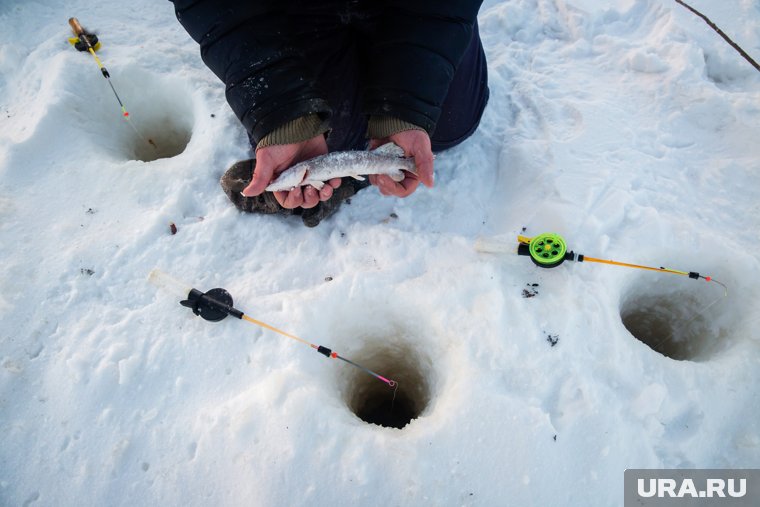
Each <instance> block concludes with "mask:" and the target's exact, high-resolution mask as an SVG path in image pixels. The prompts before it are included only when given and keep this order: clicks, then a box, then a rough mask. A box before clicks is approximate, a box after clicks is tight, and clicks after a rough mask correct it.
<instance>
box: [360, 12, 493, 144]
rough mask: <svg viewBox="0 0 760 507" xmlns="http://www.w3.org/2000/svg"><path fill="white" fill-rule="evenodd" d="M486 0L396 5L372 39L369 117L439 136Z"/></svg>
mask: <svg viewBox="0 0 760 507" xmlns="http://www.w3.org/2000/svg"><path fill="white" fill-rule="evenodd" d="M481 3H482V0H474V1H472V0H417V1H409V0H401V1H399V0H394V1H388V2H386V5H387V8H386V9H385V11H384V14H383V15H382V17H381V19H380V21H379V24H378V26H377V29H376V30H375V31H374V33H372V34H371V35H370V39H371V40H370V45H369V61H370V62H372V63H371V64H370V65H369V68H368V75H367V79H366V80H365V82H364V83H365V84H364V90H363V96H364V112H365V113H366V114H369V115H372V116H393V117H396V118H399V119H401V120H404V121H407V122H410V123H413V124H415V125H419V126H420V127H422V128H424V129H425V130H426V131H427V132H428V134H431V135H432V133H433V131H434V130H435V125H436V123H437V122H438V118H439V117H440V115H441V105H442V104H443V101H444V99H445V98H446V94H447V92H448V89H449V84H450V83H451V80H452V79H453V77H454V73H455V71H456V69H457V66H458V65H459V62H460V60H461V58H462V55H463V54H464V52H465V50H466V49H467V46H468V45H469V43H470V40H471V38H472V32H473V26H474V24H475V21H476V18H477V14H478V9H479V8H480V4H481Z"/></svg>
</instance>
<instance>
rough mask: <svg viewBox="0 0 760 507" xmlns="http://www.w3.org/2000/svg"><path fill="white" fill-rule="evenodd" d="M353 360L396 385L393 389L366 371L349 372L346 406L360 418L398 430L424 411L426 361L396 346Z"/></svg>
mask: <svg viewBox="0 0 760 507" xmlns="http://www.w3.org/2000/svg"><path fill="white" fill-rule="evenodd" d="M354 360H355V361H356V362H357V363H359V364H361V365H363V366H365V367H367V368H369V369H370V370H372V371H374V372H377V373H378V374H380V375H382V376H384V377H385V378H388V379H391V380H394V381H396V382H397V383H398V388H397V389H395V390H394V388H392V387H389V386H388V384H386V383H385V382H382V381H380V380H378V379H376V378H375V377H373V376H371V375H369V374H367V373H366V372H363V371H360V370H357V371H355V372H352V374H351V375H350V376H349V378H348V389H347V390H346V404H347V405H348V407H349V408H350V409H351V411H352V412H353V413H354V414H355V415H356V416H357V417H358V418H359V419H361V420H362V421H364V422H367V423H369V424H377V425H379V426H384V427H387V428H398V429H401V428H403V427H404V426H406V425H407V424H409V423H410V422H411V421H412V420H414V419H416V418H417V417H419V416H420V415H421V414H422V413H423V412H424V411H425V409H426V408H427V406H428V403H429V402H430V383H429V380H428V376H427V375H428V374H429V361H425V360H423V358H422V357H421V356H420V355H419V354H418V353H417V352H416V351H414V350H412V349H411V348H410V347H408V346H407V347H404V346H398V345H397V346H394V347H393V348H388V349H386V348H368V349H365V350H364V351H363V352H362V353H360V354H358V355H357V356H356V358H355V359H354Z"/></svg>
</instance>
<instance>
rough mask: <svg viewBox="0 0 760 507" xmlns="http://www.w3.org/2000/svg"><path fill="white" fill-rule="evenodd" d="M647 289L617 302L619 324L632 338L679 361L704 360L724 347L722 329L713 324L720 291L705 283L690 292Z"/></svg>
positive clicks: (720, 295) (716, 317)
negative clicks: (619, 304) (620, 321)
mask: <svg viewBox="0 0 760 507" xmlns="http://www.w3.org/2000/svg"><path fill="white" fill-rule="evenodd" d="M693 283H696V282H693ZM651 289H652V286H651V285H650V286H649V287H648V289H646V288H644V287H643V286H642V287H640V288H639V289H638V290H634V291H632V293H631V294H629V296H628V297H627V298H626V299H625V300H624V302H623V303H622V304H621V307H620V317H621V319H622V321H623V325H624V326H625V327H626V329H627V330H628V331H629V332H630V333H631V334H632V335H633V336H634V338H636V339H637V340H639V341H641V342H642V343H644V344H646V345H647V346H648V347H649V348H651V349H652V350H654V351H655V352H659V353H660V354H662V355H664V356H667V357H669V358H671V359H676V360H679V361H705V360H708V359H710V358H711V357H713V356H714V355H715V354H716V353H717V352H718V351H720V350H722V349H723V348H725V346H726V331H725V329H721V328H720V327H719V326H718V325H716V324H715V321H717V320H719V319H718V317H719V311H720V309H721V308H723V307H724V305H722V304H721V303H722V301H723V299H724V298H723V293H722V290H718V289H716V288H714V287H712V286H707V285H706V284H703V285H701V286H694V287H693V290H692V291H688V290H685V289H684V290H675V291H671V290H665V289H664V287H661V289H660V290H661V292H657V291H654V292H653V291H652V290H651Z"/></svg>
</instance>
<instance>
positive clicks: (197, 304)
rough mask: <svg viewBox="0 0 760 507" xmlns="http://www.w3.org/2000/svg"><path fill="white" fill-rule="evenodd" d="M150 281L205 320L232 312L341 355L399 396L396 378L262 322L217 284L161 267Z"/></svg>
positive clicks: (327, 352)
mask: <svg viewBox="0 0 760 507" xmlns="http://www.w3.org/2000/svg"><path fill="white" fill-rule="evenodd" d="M148 281H150V282H151V283H152V284H154V285H156V286H157V287H160V288H162V289H166V290H169V291H171V292H174V293H175V294H176V295H177V296H180V297H182V298H184V299H182V300H180V302H179V304H181V305H182V306H184V307H186V308H190V309H191V310H192V311H193V313H194V314H195V315H198V316H200V317H201V318H203V319H204V320H208V321H210V322H219V321H220V320H223V319H224V318H226V317H227V316H228V315H230V316H232V317H235V318H238V319H240V320H244V321H246V322H249V323H251V324H255V325H257V326H259V327H262V328H264V329H268V330H270V331H273V332H275V333H277V334H279V335H281V336H285V337H286V338H290V339H291V340H295V341H297V342H299V343H302V344H304V345H308V346H309V347H311V348H312V349H314V350H316V351H317V352H319V353H320V354H322V355H323V356H325V357H327V358H330V359H340V360H341V361H344V362H346V363H348V364H350V365H352V366H354V367H355V368H357V369H359V370H362V371H364V372H366V373H368V374H369V375H372V376H373V377H375V378H376V379H378V380H380V381H382V382H384V383H385V384H387V385H388V386H389V387H392V388H394V395H393V396H394V399H395V396H396V394H395V389H398V382H396V381H395V380H390V379H388V378H385V377H383V376H382V375H380V374H378V373H376V372H374V371H372V370H370V369H369V368H366V367H364V366H362V365H360V364H358V363H355V362H354V361H351V360H350V359H348V358H346V357H343V356H341V355H340V354H338V353H337V352H335V351H333V350H331V349H329V348H327V347H324V346H322V345H316V344H314V343H311V342H309V341H307V340H304V339H303V338H300V337H298V336H296V335H294V334H290V333H287V332H285V331H283V330H281V329H278V328H276V327H274V326H272V325H270V324H267V323H266V322H262V321H260V320H257V319H254V318H253V317H250V316H248V315H246V314H245V313H243V312H242V311H240V310H238V309H237V308H235V307H233V306H232V305H233V300H232V296H231V295H230V293H229V292H227V291H226V290H225V289H222V288H216V289H211V290H209V291H207V292H202V291H200V290H198V289H194V288H192V287H190V286H188V285H187V284H184V283H182V282H180V281H178V280H176V279H174V278H172V277H171V276H169V275H167V274H166V273H163V272H162V271H160V270H158V269H154V270H153V271H151V272H150V275H149V276H148Z"/></svg>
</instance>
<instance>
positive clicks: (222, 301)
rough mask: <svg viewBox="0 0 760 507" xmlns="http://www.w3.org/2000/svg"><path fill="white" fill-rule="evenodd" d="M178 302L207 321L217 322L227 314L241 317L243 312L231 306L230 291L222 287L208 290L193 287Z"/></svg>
mask: <svg viewBox="0 0 760 507" xmlns="http://www.w3.org/2000/svg"><path fill="white" fill-rule="evenodd" d="M179 304H181V305H182V306H184V307H186V308H190V309H191V310H192V311H193V313H194V314H196V315H198V316H199V317H201V318H203V319H204V320H208V321H209V322H219V321H220V320H224V318H225V317H227V315H232V316H233V317H236V318H238V319H242V318H243V312H241V311H240V310H237V309H236V308H234V307H233V306H232V304H233V301H232V296H231V295H230V293H229V292H227V291H226V290H225V289H222V288H216V289H211V290H210V291H208V292H201V291H199V290H198V289H193V290H191V291H190V292H189V293H188V295H187V299H185V300H183V301H180V302H179Z"/></svg>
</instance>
